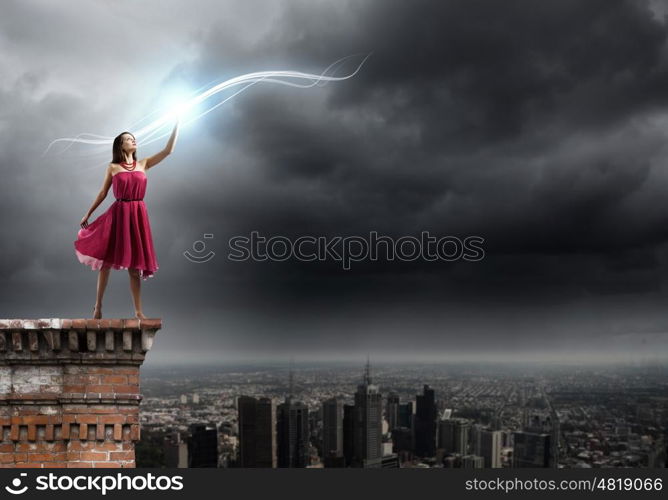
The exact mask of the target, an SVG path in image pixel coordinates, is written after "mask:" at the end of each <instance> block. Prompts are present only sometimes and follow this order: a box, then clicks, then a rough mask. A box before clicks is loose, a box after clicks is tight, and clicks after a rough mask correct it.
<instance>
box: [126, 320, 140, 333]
mask: <svg viewBox="0 0 668 500" xmlns="http://www.w3.org/2000/svg"><path fill="white" fill-rule="evenodd" d="M138 328H139V320H138V319H136V318H128V319H124V320H123V330H137V329H138Z"/></svg>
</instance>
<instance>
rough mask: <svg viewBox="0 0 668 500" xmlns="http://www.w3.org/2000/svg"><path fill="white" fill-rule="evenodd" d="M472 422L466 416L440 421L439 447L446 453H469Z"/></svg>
mask: <svg viewBox="0 0 668 500" xmlns="http://www.w3.org/2000/svg"><path fill="white" fill-rule="evenodd" d="M470 431H471V422H470V421H469V420H467V419H465V418H449V419H445V420H441V421H439V423H438V447H439V448H442V449H443V450H445V452H446V453H459V454H460V455H467V454H468V445H469V434H470Z"/></svg>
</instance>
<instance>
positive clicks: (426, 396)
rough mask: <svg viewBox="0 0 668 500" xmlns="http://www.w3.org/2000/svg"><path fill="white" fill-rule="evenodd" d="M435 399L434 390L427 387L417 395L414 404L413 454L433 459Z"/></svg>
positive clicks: (435, 417) (436, 413) (434, 451)
mask: <svg viewBox="0 0 668 500" xmlns="http://www.w3.org/2000/svg"><path fill="white" fill-rule="evenodd" d="M437 418H438V411H437V409H436V398H435V394H434V389H430V388H429V386H428V385H425V386H424V387H423V391H422V394H421V395H420V394H418V396H417V397H416V404H415V454H416V455H417V456H419V457H433V456H434V455H435V454H436V419H437Z"/></svg>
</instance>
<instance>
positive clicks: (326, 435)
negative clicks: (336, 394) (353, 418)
mask: <svg viewBox="0 0 668 500" xmlns="http://www.w3.org/2000/svg"><path fill="white" fill-rule="evenodd" d="M322 456H323V460H324V459H326V458H328V457H329V458H331V457H342V456H343V402H342V401H341V400H340V399H338V398H331V399H328V400H327V401H325V402H323V403H322Z"/></svg>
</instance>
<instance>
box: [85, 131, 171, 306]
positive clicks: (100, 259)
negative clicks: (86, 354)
mask: <svg viewBox="0 0 668 500" xmlns="http://www.w3.org/2000/svg"><path fill="white" fill-rule="evenodd" d="M178 130H179V123H178V121H177V122H176V124H175V126H174V130H173V131H172V135H171V136H170V138H169V140H168V141H167V145H166V146H165V148H164V149H163V150H162V151H160V152H159V153H157V154H155V155H153V156H150V157H148V158H144V159H143V160H137V142H136V140H135V137H134V136H133V135H132V134H131V133H130V132H123V133H122V134H120V135H119V136H118V137H116V138H115V139H114V144H113V147H112V160H111V163H110V164H109V165H108V166H107V171H106V173H105V176H104V182H103V184H102V188H101V189H100V192H99V193H98V195H97V198H95V201H94V202H93V205H92V206H91V207H90V210H88V213H86V215H84V217H83V219H81V229H80V230H79V232H78V237H77V240H76V241H75V242H74V251H75V252H76V255H77V257H78V259H79V261H80V262H81V263H82V264H85V265H88V266H90V267H91V269H93V270H99V275H98V278H97V299H96V301H95V307H94V309H93V318H96V319H97V318H101V317H102V297H103V296H104V290H105V288H106V286H107V281H108V279H109V271H110V270H111V269H112V268H113V269H127V270H128V273H129V275H130V290H131V291H132V299H133V301H134V306H135V316H136V317H137V318H145V316H144V313H143V312H142V305H141V281H140V278H141V279H144V280H146V279H148V278H149V277H151V276H153V273H154V272H155V271H156V270H157V269H158V262H157V260H156V256H155V251H154V249H153V238H152V236H151V226H150V224H149V219H148V213H147V212H146V206H145V205H144V194H145V193H146V172H147V171H148V169H150V168H152V167H154V166H155V165H157V164H158V163H160V162H161V161H162V160H164V159H165V158H166V157H167V155H169V154H170V153H171V152H172V151H174V144H175V143H176V137H177V135H178ZM112 185H113V187H114V197H115V198H116V201H114V203H112V204H111V206H110V207H109V209H108V210H107V211H106V212H104V213H103V214H102V215H100V216H99V217H98V218H97V219H95V220H94V221H93V222H91V223H90V224H89V223H88V219H89V217H90V216H91V215H92V213H93V212H94V211H95V209H96V208H97V207H98V205H99V204H100V203H102V201H103V200H104V199H105V198H106V197H107V193H108V192H109V188H110V187H111V186H112Z"/></svg>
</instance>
